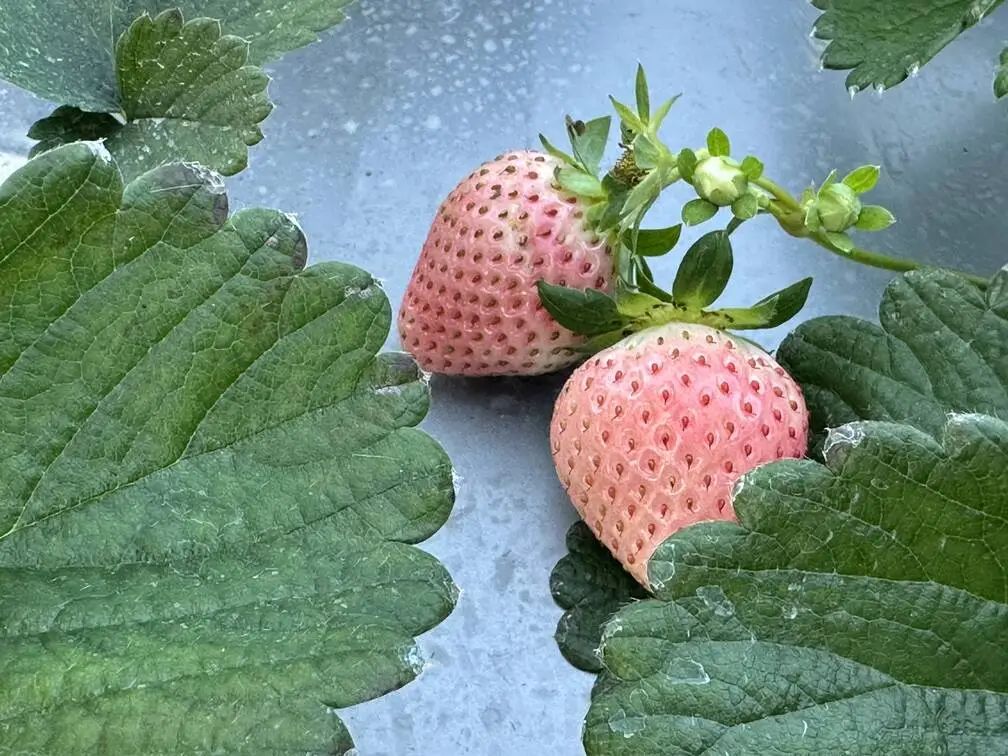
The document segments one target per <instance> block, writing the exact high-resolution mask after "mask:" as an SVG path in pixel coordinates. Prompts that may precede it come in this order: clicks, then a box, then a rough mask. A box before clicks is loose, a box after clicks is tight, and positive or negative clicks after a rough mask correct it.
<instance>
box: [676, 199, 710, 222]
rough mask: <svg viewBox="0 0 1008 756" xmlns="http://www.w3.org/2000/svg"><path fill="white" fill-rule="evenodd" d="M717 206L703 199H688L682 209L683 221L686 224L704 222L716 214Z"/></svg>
mask: <svg viewBox="0 0 1008 756" xmlns="http://www.w3.org/2000/svg"><path fill="white" fill-rule="evenodd" d="M717 211H718V206H717V205H715V204H714V203H713V202H708V201H707V200H705V199H699V198H698V199H695V200H690V201H689V202H687V203H686V204H685V205H683V209H682V219H683V223H685V224H686V225H687V226H698V225H700V224H701V223H706V222H707V221H709V220H710V219H711V218H713V217H714V216H715V215H717Z"/></svg>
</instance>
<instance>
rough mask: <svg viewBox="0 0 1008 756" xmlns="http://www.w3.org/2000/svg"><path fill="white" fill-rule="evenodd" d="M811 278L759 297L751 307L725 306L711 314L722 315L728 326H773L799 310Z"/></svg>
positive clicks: (783, 321) (784, 321)
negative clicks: (725, 307) (761, 297)
mask: <svg viewBox="0 0 1008 756" xmlns="http://www.w3.org/2000/svg"><path fill="white" fill-rule="evenodd" d="M811 287H812V279H811V278H803V279H802V280H801V281H796V282H795V283H793V284H791V285H790V286H788V287H786V288H783V289H781V290H780V291H777V292H774V293H773V294H771V295H770V296H768V297H765V298H763V299H761V300H760V301H759V302H757V303H756V304H754V305H753V306H752V307H745V308H727V309H723V310H716V311H715V312H714V313H713V314H715V315H721V316H723V317H724V318H725V319H726V321H727V325H726V327H728V328H737V329H753V328H775V327H777V326H779V325H782V324H784V323H786V322H787V321H789V320H791V318H793V317H794V316H795V315H797V314H798V313H799V312H801V309H802V307H804V306H805V302H806V301H807V300H808V295H809V289H811Z"/></svg>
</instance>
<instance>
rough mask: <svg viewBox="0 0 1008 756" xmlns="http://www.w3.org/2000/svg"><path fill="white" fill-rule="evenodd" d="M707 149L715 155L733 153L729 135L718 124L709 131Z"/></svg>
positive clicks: (723, 155)
mask: <svg viewBox="0 0 1008 756" xmlns="http://www.w3.org/2000/svg"><path fill="white" fill-rule="evenodd" d="M707 151H708V152H709V153H710V154H711V155H712V156H714V157H718V156H722V157H726V156H728V155H730V154H731V143H730V142H729V141H728V135H727V134H725V133H724V132H723V131H721V129H719V128H717V127H716V126H715V127H714V128H713V129H711V130H710V131H709V132H708V133H707Z"/></svg>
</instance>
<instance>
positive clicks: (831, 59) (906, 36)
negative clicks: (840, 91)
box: [812, 0, 1001, 91]
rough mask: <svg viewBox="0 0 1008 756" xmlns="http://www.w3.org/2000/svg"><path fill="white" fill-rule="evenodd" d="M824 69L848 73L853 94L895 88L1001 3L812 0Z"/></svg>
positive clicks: (985, 0) (975, 0)
mask: <svg viewBox="0 0 1008 756" xmlns="http://www.w3.org/2000/svg"><path fill="white" fill-rule="evenodd" d="M812 4H813V5H814V6H815V7H816V8H818V9H820V10H821V11H823V14H822V15H821V16H820V17H819V19H818V20H817V21H816V24H815V28H814V34H815V36H816V37H818V38H819V39H824V40H828V45H827V47H826V50H825V52H824V53H823V56H822V63H823V66H824V67H826V68H833V69H841V70H850V73H849V74H848V75H847V86H848V88H850V89H851V90H852V91H856V90H861V89H866V88H868V87H879V88H888V87H892V86H895V85H897V84H899V83H900V82H901V81H903V80H904V79H906V78H907V77H908V76H911V75H912V74H914V73H916V72H917V70H918V69H919V68H920V67H921V66H923V65H924V64H925V63H927V62H928V61H929V60H931V58H933V57H934V56H935V55H937V54H938V53H939V52H940V51H941V49H942V48H943V47H945V45H947V44H949V43H950V42H952V41H953V40H954V39H955V38H956V37H958V36H959V35H960V34H962V33H963V32H964V31H966V30H967V29H969V28H970V27H971V26H974V25H975V24H977V23H978V22H979V21H980V20H981V19H983V17H984V16H986V15H987V14H988V13H990V12H991V11H992V10H994V9H995V8H996V7H997V6H999V5H1000V4H1001V0H917V1H916V2H912V3H908V2H903V1H902V0H885V1H884V2H878V0H813V2H812Z"/></svg>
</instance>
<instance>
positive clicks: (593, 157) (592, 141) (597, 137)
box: [567, 116, 612, 176]
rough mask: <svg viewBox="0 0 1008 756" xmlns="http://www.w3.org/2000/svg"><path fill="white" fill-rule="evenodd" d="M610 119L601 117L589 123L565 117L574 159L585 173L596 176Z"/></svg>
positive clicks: (607, 138) (605, 142) (604, 147)
mask: <svg viewBox="0 0 1008 756" xmlns="http://www.w3.org/2000/svg"><path fill="white" fill-rule="evenodd" d="M611 126H612V118H611V117H610V116H603V117H602V118H594V119H592V120H591V121H587V122H586V121H575V120H573V119H571V117H570V116H568V117H567V135H568V136H569V137H570V142H571V147H572V148H573V149H574V157H576V158H577V161H578V163H580V165H581V167H582V168H584V170H585V172H586V173H589V174H591V175H592V176H598V171H599V165H600V164H601V163H602V156H603V155H604V154H605V149H606V144H607V143H608V142H609V129H610V127H611Z"/></svg>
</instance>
